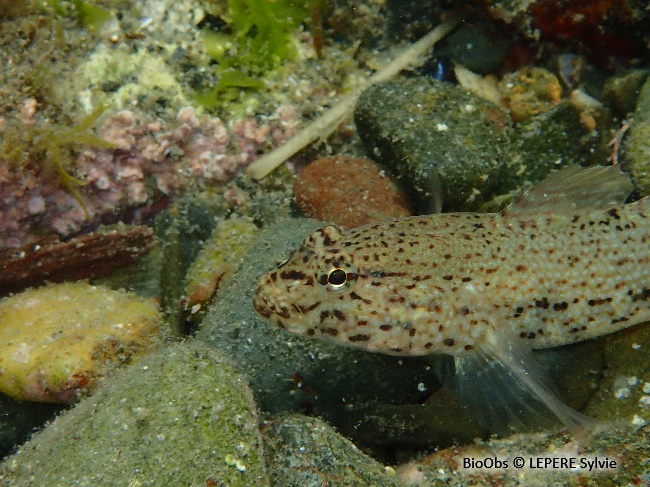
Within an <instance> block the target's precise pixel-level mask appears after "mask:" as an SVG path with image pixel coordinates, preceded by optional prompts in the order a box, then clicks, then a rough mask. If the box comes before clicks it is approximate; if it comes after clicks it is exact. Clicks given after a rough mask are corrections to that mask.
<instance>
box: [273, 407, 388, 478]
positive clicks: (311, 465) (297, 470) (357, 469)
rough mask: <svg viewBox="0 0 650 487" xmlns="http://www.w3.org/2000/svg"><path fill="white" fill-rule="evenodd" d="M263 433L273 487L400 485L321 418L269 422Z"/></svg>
mask: <svg viewBox="0 0 650 487" xmlns="http://www.w3.org/2000/svg"><path fill="white" fill-rule="evenodd" d="M264 434H265V435H266V438H265V440H266V441H265V445H266V451H265V453H266V459H267V464H268V465H270V466H271V469H272V470H271V476H272V477H273V479H274V485H278V486H280V485H282V486H285V485H300V486H302V487H319V486H322V485H350V486H357V485H358V486H362V485H363V486H366V485H367V486H369V485H381V486H384V487H396V486H397V485H398V483H397V479H396V478H395V476H394V475H393V474H391V473H390V472H389V471H387V470H386V468H385V467H384V466H383V465H381V464H380V463H378V462H377V461H376V460H374V459H372V458H370V457H369V456H367V455H366V454H364V453H362V452H361V451H360V450H359V449H358V448H357V447H356V446H355V445H354V444H352V442H350V440H348V439H347V438H344V437H343V436H341V435H340V434H339V433H337V431H336V430H335V429H334V428H333V427H331V426H330V425H329V424H327V423H325V422H324V421H322V420H320V419H317V418H309V417H306V416H301V415H297V414H293V415H288V416H284V417H280V418H277V419H273V420H272V421H270V422H269V423H268V425H267V427H266V428H265V429H264Z"/></svg>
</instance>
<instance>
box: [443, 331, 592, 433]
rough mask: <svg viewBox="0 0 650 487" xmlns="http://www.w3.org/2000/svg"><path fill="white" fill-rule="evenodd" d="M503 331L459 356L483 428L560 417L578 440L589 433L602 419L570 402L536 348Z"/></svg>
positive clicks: (468, 399) (542, 424)
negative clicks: (556, 387)
mask: <svg viewBox="0 0 650 487" xmlns="http://www.w3.org/2000/svg"><path fill="white" fill-rule="evenodd" d="M503 335H505V333H504V334H500V333H493V334H491V335H490V336H489V337H488V340H487V343H486V345H485V346H483V347H481V348H478V347H477V348H476V349H475V351H474V352H473V353H472V354H471V355H468V356H467V357H462V358H457V359H455V367H456V370H455V375H456V379H457V381H458V386H459V389H460V393H461V397H462V400H463V401H464V402H465V403H466V404H467V405H468V406H469V407H470V408H472V409H474V410H475V411H476V413H477V414H478V416H479V421H481V423H482V424H483V426H484V427H485V428H486V429H488V430H489V431H491V432H496V433H499V434H504V433H507V432H513V431H522V430H524V431H526V430H531V429H540V428H548V427H549V425H552V424H553V423H554V417H555V418H557V419H559V420H560V421H561V422H562V423H563V425H564V427H565V428H566V429H567V430H569V431H570V432H571V433H572V434H573V435H574V436H576V437H577V438H578V439H585V438H586V437H588V436H589V435H590V434H591V432H593V430H594V429H595V428H596V427H597V425H598V424H599V423H598V421H597V420H595V419H592V418H590V417H588V416H585V415H584V414H581V413H579V412H577V411H575V410H574V409H572V408H570V407H569V406H567V405H566V404H564V403H563V402H562V401H561V400H560V399H559V398H558V397H557V396H556V395H555V393H554V392H553V387H552V386H551V384H550V383H549V381H548V380H547V378H546V377H545V374H544V371H543V369H542V366H541V365H540V364H538V363H537V361H536V360H535V357H534V356H533V353H532V351H530V350H528V349H526V348H525V347H524V346H523V345H522V344H519V343H517V342H516V341H514V340H509V339H508V337H506V336H503ZM515 340H516V338H515Z"/></svg>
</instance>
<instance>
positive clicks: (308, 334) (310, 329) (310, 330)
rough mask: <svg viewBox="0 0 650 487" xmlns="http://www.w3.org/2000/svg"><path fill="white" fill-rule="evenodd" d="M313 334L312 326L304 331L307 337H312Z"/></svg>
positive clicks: (314, 331)
mask: <svg viewBox="0 0 650 487" xmlns="http://www.w3.org/2000/svg"><path fill="white" fill-rule="evenodd" d="M315 334H316V330H314V329H313V328H309V329H308V330H307V332H306V335H307V336H308V337H313V336H314V335H315Z"/></svg>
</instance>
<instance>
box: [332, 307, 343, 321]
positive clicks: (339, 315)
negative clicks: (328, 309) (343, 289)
mask: <svg viewBox="0 0 650 487" xmlns="http://www.w3.org/2000/svg"><path fill="white" fill-rule="evenodd" d="M332 314H333V315H334V316H335V317H336V319H338V320H339V321H344V320H345V314H343V311H341V310H339V309H335V310H334V311H333V312H332Z"/></svg>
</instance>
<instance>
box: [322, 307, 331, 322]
mask: <svg viewBox="0 0 650 487" xmlns="http://www.w3.org/2000/svg"><path fill="white" fill-rule="evenodd" d="M329 316H330V312H329V310H327V309H326V310H323V311H321V312H320V322H321V323H322V322H323V321H325V320H326V319H327V318H329Z"/></svg>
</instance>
